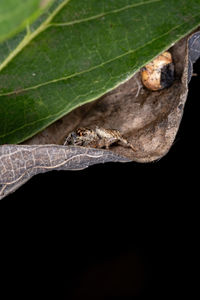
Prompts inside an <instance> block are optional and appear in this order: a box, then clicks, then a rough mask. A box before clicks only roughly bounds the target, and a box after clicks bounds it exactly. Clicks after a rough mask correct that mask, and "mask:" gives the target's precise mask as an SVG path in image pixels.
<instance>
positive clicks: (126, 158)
mask: <svg viewBox="0 0 200 300" xmlns="http://www.w3.org/2000/svg"><path fill="white" fill-rule="evenodd" d="M169 51H170V52H171V53H172V56H173V61H174V64H175V80H174V83H173V85H172V86H171V87H169V88H166V89H163V90H161V91H156V92H155V91H154V92H152V91H149V90H147V89H146V88H144V87H143V85H142V83H141V76H140V75H141V74H140V72H138V73H136V74H135V75H134V76H133V77H132V78H131V79H130V80H128V81H127V82H125V83H123V84H122V85H120V86H119V87H117V88H116V89H115V90H113V91H111V92H109V93H108V94H106V95H104V96H103V97H101V98H100V99H98V100H96V101H93V102H91V103H88V104H85V105H83V106H81V107H79V108H77V109H75V110H74V111H72V112H71V113H69V114H68V115H67V116H65V117H63V118H62V119H60V120H59V121H57V122H55V123H54V124H52V125H51V126H49V127H48V128H47V129H45V130H43V131H42V132H40V133H39V134H37V135H35V136H34V137H33V138H31V139H29V140H27V141H25V142H24V143H22V144H21V145H3V146H0V199H2V198H4V197H5V196H6V195H8V194H9V193H11V192H13V191H15V190H16V189H17V188H18V187H20V186H21V185H22V184H24V183H25V182H26V181H27V180H29V179H30V178H31V177H32V176H34V175H36V174H38V173H44V172H47V171H50V170H77V169H78V170H79V169H83V168H86V167H88V166H90V165H93V164H99V163H105V162H110V161H119V162H130V161H136V162H151V161H154V160H157V159H160V158H161V157H163V156H164V155H165V154H166V153H167V152H168V151H169V149H170V147H171V146H172V144H173V141H174V139H175V136H176V133H177V131H178V128H179V124H180V122H181V118H182V115H183V110H184V105H185V101H186V99H187V93H188V82H189V80H190V78H191V76H192V65H193V63H194V62H195V61H196V60H197V59H198V58H199V57H200V32H195V33H194V34H192V35H191V36H190V38H189V39H188V37H185V38H183V39H182V40H180V41H179V42H178V43H176V44H175V45H174V46H173V47H171V48H170V49H169ZM95 126H100V127H104V128H109V129H117V130H119V131H120V133H121V134H122V135H123V137H124V138H126V139H127V140H128V141H129V142H131V143H132V144H133V145H134V148H135V150H136V151H133V150H132V149H131V148H130V147H122V146H121V145H120V144H116V145H113V146H111V147H110V149H109V150H104V149H95V148H85V147H80V146H63V143H64V141H65V138H66V136H67V135H68V134H69V133H70V132H72V131H73V130H75V129H77V128H78V127H89V128H95Z"/></svg>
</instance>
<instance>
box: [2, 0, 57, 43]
mask: <svg viewBox="0 0 200 300" xmlns="http://www.w3.org/2000/svg"><path fill="white" fill-rule="evenodd" d="M50 1H51V0H50ZM50 1H49V0H26V1H25V0H1V1H0V43H1V42H3V41H4V40H6V39H8V38H10V37H11V36H13V35H14V34H16V33H17V32H19V31H20V30H22V29H23V28H25V27H26V26H29V25H30V24H31V23H32V22H33V21H34V20H35V19H36V18H37V17H38V16H39V15H40V14H41V13H42V12H43V9H44V8H45V7H46V5H47V4H49V2H50Z"/></svg>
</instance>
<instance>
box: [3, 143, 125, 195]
mask: <svg viewBox="0 0 200 300" xmlns="http://www.w3.org/2000/svg"><path fill="white" fill-rule="evenodd" d="M107 161H121V162H126V161H128V159H127V158H122V157H120V156H118V155H116V154H114V153H112V152H110V151H106V150H97V149H89V148H83V147H65V146H55V145H46V146H44V145H40V146H22V145H20V146H19V145H18V146H17V145H5V146H1V147H0V199H2V198H3V197H4V196H5V195H7V194H8V193H10V192H13V191H15V190H16V189H17V188H18V187H19V186H21V185H22V184H23V183H25V182H26V181H27V180H29V179H30V178H31V177H32V176H34V175H36V174H38V173H44V172H47V171H50V170H80V169H84V168H86V167H88V166H91V165H93V164H97V163H105V162H107Z"/></svg>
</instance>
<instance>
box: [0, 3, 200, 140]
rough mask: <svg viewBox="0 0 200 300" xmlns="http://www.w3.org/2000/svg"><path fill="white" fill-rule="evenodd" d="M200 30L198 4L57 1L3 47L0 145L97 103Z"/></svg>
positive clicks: (29, 135)
mask: <svg viewBox="0 0 200 300" xmlns="http://www.w3.org/2000/svg"><path fill="white" fill-rule="evenodd" d="M199 24H200V1H199V0H190V1H188V0H179V1H177V0H168V1H166V0H109V1H108V0H84V1H83V0H71V1H70V0H63V1H56V2H55V5H54V6H53V8H51V10H49V11H48V13H47V14H46V15H44V16H42V17H41V19H39V20H38V21H37V22H36V23H35V24H33V25H32V26H31V27H30V28H29V30H28V32H27V34H26V35H25V37H24V35H23V36H21V35H19V36H18V37H16V38H15V39H12V40H9V41H8V43H7V44H6V45H5V44H4V45H3V48H0V62H1V65H0V143H1V144H5V143H6V144H15V143H19V142H22V141H24V140H26V139H27V138H29V137H31V136H33V135H34V134H36V133H37V132H39V131H41V130H42V129H44V128H46V127H47V126H48V125H49V124H51V123H53V122H54V121H56V120H58V119H60V118H61V117H62V116H64V115H66V114H67V113H69V112H70V111H72V110H73V109H75V108H77V107H78V106H80V105H82V104H84V103H86V102H90V101H93V100H95V99H97V98H99V97H100V96H102V95H103V94H105V93H106V92H108V91H110V90H112V89H114V88H115V87H117V86H118V85H120V84H121V83H123V82H125V81H127V80H128V79H130V78H131V77H132V76H133V74H134V73H135V72H136V71H137V70H139V69H140V68H141V66H143V65H144V64H145V63H147V62H149V61H150V60H151V59H152V58H154V57H155V56H156V55H158V54H159V53H160V52H162V51H163V50H165V49H167V48H169V47H170V46H172V45H173V44H174V43H175V42H176V41H177V40H179V39H180V38H181V37H183V36H184V35H186V34H188V33H189V32H191V31H192V30H194V29H195V28H196V27H197V26H198V25H199ZM23 34H24V33H23Z"/></svg>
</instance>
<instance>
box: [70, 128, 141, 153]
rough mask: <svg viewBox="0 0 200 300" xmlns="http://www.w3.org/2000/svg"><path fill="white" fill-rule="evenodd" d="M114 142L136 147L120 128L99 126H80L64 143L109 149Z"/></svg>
mask: <svg viewBox="0 0 200 300" xmlns="http://www.w3.org/2000/svg"><path fill="white" fill-rule="evenodd" d="M114 143H120V144H121V145H122V146H124V147H130V148H131V149H132V150H133V151H135V149H134V147H133V146H132V145H131V144H130V143H129V142H128V141H127V140H126V139H125V138H123V137H122V136H121V134H120V132H119V131H118V130H115V129H105V128H103V127H98V126H96V127H95V129H91V128H83V127H81V128H78V129H77V130H76V131H73V132H71V133H70V134H69V135H68V137H67V138H66V140H65V143H64V145H76V146H83V147H92V148H106V149H109V147H110V146H111V145H112V144H114Z"/></svg>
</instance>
